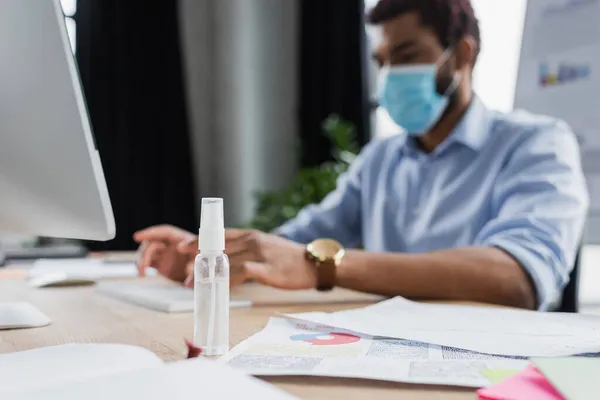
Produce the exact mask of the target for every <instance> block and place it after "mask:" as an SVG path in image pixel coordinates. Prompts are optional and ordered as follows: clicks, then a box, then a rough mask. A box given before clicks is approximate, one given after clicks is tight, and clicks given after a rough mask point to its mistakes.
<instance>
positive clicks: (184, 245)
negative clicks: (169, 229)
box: [177, 236, 198, 255]
mask: <svg viewBox="0 0 600 400" xmlns="http://www.w3.org/2000/svg"><path fill="white" fill-rule="evenodd" d="M177 251H178V252H180V253H181V254H190V255H195V254H197V253H198V238H196V237H195V236H192V237H189V238H186V239H184V240H182V241H181V242H179V243H178V244H177Z"/></svg>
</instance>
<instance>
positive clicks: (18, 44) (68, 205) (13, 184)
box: [0, 0, 115, 241]
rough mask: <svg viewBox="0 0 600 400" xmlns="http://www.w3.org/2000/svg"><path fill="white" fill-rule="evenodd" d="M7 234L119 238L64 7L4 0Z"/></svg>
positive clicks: (1, 174)
mask: <svg viewBox="0 0 600 400" xmlns="http://www.w3.org/2000/svg"><path fill="white" fill-rule="evenodd" d="M0 231H5V232H15V233H24V234H31V235H34V236H45V237H60V238H71V239H86V240H97V241H106V240H109V239H112V238H113V237H114V235H115V222H114V217H113V213H112V208H111V203H110V199H109V195H108V190H107V188H106V182H105V179H104V174H103V172H102V165H101V163H100V157H99V155H98V152H97V150H96V148H95V143H94V139H93V136H92V130H91V127H90V121H89V118H88V114H87V109H86V104H85V100H84V96H83V91H82V88H81V85H80V81H79V76H78V72H77V67H76V63H75V58H74V56H73V53H72V50H71V46H70V42H69V38H68V34H67V29H66V25H65V20H64V16H63V14H62V9H61V6H60V3H59V0H42V1H40V0H1V1H0Z"/></svg>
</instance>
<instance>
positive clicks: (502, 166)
mask: <svg viewBox="0 0 600 400" xmlns="http://www.w3.org/2000/svg"><path fill="white" fill-rule="evenodd" d="M368 17H369V21H370V23H371V24H373V25H375V26H377V27H378V28H379V29H380V31H381V37H382V41H381V43H380V45H379V47H378V48H377V50H376V51H375V54H374V57H375V59H376V60H377V61H378V62H379V64H380V65H381V67H382V76H381V87H380V101H381V105H382V106H383V107H384V108H385V109H386V110H387V111H388V113H389V114H390V116H391V117H392V119H393V120H394V121H395V122H396V123H397V124H398V125H400V126H402V127H403V128H405V130H406V132H405V133H402V134H399V135H397V136H394V137H391V138H388V139H385V140H375V141H372V142H371V143H370V144H369V145H368V146H367V147H366V148H365V149H364V150H363V151H362V152H361V154H360V156H359V157H358V159H357V160H356V162H355V163H354V164H353V165H352V166H351V168H350V170H349V172H348V173H347V174H346V175H345V176H343V177H342V178H341V179H340V181H339V182H338V185H337V189H336V190H335V191H334V192H333V193H331V194H330V195H329V196H328V197H327V198H326V199H325V200H324V201H323V202H322V203H321V204H319V205H314V206H311V207H308V208H306V209H305V210H303V211H302V212H301V213H300V214H299V215H298V217H297V218H295V219H294V220H292V221H290V222H288V223H286V224H285V225H284V226H282V227H280V228H279V229H278V230H277V232H276V234H267V233H260V232H253V231H244V230H229V231H228V232H227V244H226V247H227V249H226V252H227V253H228V254H229V256H230V260H231V264H232V268H233V270H234V271H236V272H237V273H236V274H234V277H233V278H232V281H233V283H238V282H241V281H243V280H246V279H254V280H257V281H259V282H262V283H264V284H266V285H271V286H275V287H279V288H285V289H305V288H314V287H318V288H320V289H324V290H327V289H330V288H331V287H332V286H334V285H335V286H341V287H345V288H349V289H354V290H359V291H364V292H370V293H377V294H382V295H387V296H395V295H401V296H405V297H409V298H427V299H446V300H466V301H477V302H485V303H495V304H503V305H507V306H516V307H522V308H529V309H533V308H537V309H540V310H548V309H552V308H554V307H555V306H556V305H557V303H558V302H559V301H560V296H561V293H562V289H563V288H564V286H565V285H566V283H567V282H568V279H569V272H570V270H571V268H572V265H573V263H574V259H575V255H576V252H577V248H578V245H579V242H580V240H581V235H582V230H583V226H584V220H585V216H586V212H587V208H588V195H587V191H586V186H585V182H584V177H583V174H582V170H581V165H580V164H581V163H580V157H579V149H578V145H577V141H576V138H575V136H574V134H573V133H572V132H571V130H570V129H569V128H568V127H567V125H565V124H564V123H562V122H560V121H557V120H554V119H551V118H548V117H540V116H535V115H532V114H529V113H526V112H515V113H512V114H501V113H498V112H493V111H490V110H488V109H487V108H486V107H485V106H484V105H483V104H482V102H481V101H480V100H479V99H478V98H477V96H476V95H474V94H473V88H472V71H473V67H474V65H475V61H476V59H477V54H478V52H479V45H480V43H479V28H478V22H477V20H476V18H475V16H474V12H473V9H472V7H471V5H470V3H469V1H468V0H381V1H379V3H378V4H377V5H376V6H375V7H374V8H373V9H372V10H371V11H370V13H369V16H368ZM135 238H136V240H138V241H140V242H142V243H143V244H142V258H141V260H140V269H141V270H142V271H143V269H144V268H145V267H146V266H150V265H152V266H155V267H157V268H158V269H159V270H160V271H161V272H162V273H163V274H165V275H167V276H169V277H171V278H173V279H176V280H180V281H182V280H184V279H185V278H186V272H185V265H186V263H188V262H189V261H190V260H191V257H192V256H193V252H194V245H193V244H192V245H191V246H190V243H193V242H194V241H195V236H194V235H193V234H191V233H188V232H184V231H181V230H179V229H177V228H174V227H168V226H161V227H153V228H149V229H147V230H144V231H141V232H138V233H136V235H135ZM324 238H331V239H335V241H326V240H323V239H324ZM307 245H308V246H307ZM361 245H362V247H363V248H364V250H355V249H354V248H357V247H359V246H361Z"/></svg>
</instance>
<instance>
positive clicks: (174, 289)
mask: <svg viewBox="0 0 600 400" xmlns="http://www.w3.org/2000/svg"><path fill="white" fill-rule="evenodd" d="M97 290H98V292H99V293H102V294H104V295H107V296H111V297H114V298H116V299H119V300H121V301H125V302H128V303H131V304H135V305H138V306H141V307H145V308H149V309H152V310H156V311H162V312H166V313H181V312H192V311H194V291H193V290H192V289H189V288H185V287H183V286H181V285H177V284H174V283H171V282H167V281H159V282H156V281H153V282H102V283H100V284H99V285H98V286H97ZM229 306H230V308H240V307H251V306H252V302H251V301H249V300H244V299H237V298H231V299H230V302H229Z"/></svg>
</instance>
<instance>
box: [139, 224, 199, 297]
mask: <svg viewBox="0 0 600 400" xmlns="http://www.w3.org/2000/svg"><path fill="white" fill-rule="evenodd" d="M133 237H134V239H135V240H136V241H137V242H138V243H140V248H139V251H138V253H139V256H138V272H139V274H140V276H144V274H145V270H146V268H148V267H154V268H156V269H157V270H158V272H159V273H160V274H161V275H163V276H165V277H167V278H169V279H171V280H174V281H177V282H185V283H186V286H190V285H191V284H192V280H191V276H192V272H193V269H194V268H193V265H194V257H195V255H196V253H197V252H198V250H197V248H198V246H197V237H196V235H194V234H192V233H190V232H187V231H184V230H183V229H179V228H176V227H174V226H169V225H160V226H153V227H150V228H147V229H144V230H141V231H139V232H136V233H135V234H134V236H133Z"/></svg>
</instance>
